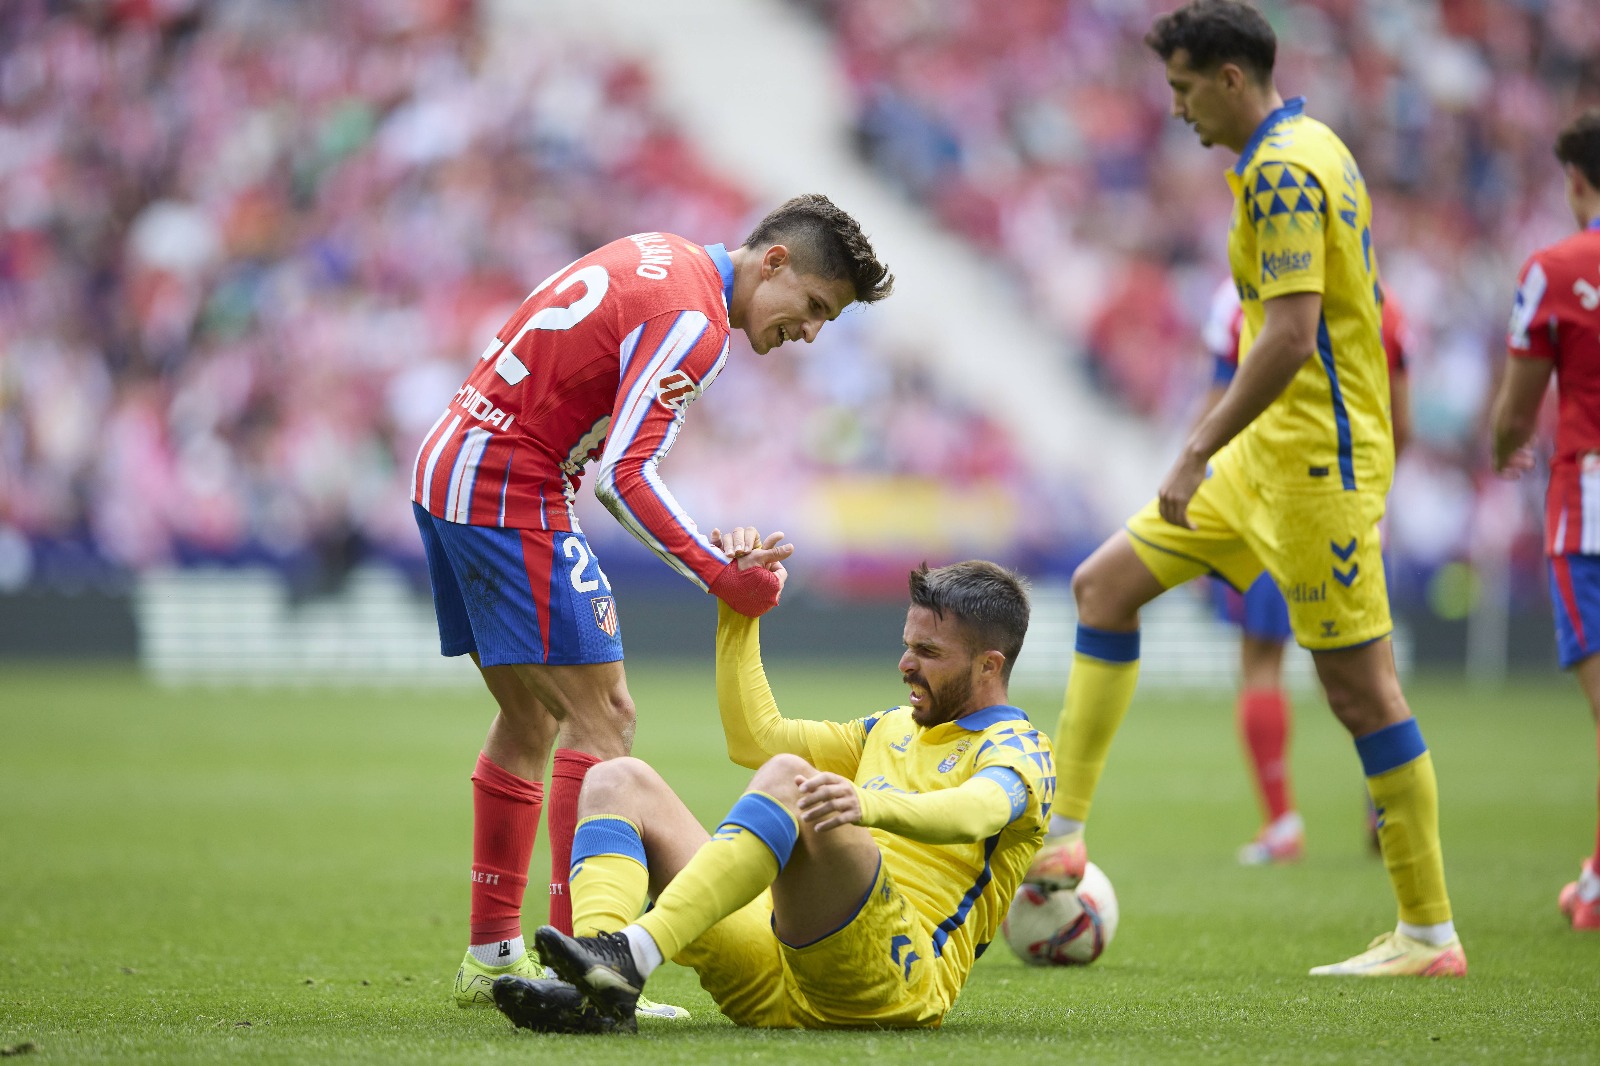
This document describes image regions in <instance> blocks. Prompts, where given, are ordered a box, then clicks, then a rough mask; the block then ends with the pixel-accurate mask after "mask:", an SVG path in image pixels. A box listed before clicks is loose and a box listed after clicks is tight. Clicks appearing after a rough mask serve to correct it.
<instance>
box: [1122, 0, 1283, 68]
mask: <svg viewBox="0 0 1600 1066" xmlns="http://www.w3.org/2000/svg"><path fill="white" fill-rule="evenodd" d="M1144 43H1145V44H1147V45H1149V46H1150V48H1151V49H1152V50H1153V51H1154V52H1155V53H1156V54H1157V55H1158V56H1160V57H1161V58H1162V60H1163V61H1166V60H1169V59H1171V58H1172V54H1173V53H1174V52H1176V51H1177V50H1178V49H1180V48H1181V49H1183V50H1184V51H1185V52H1188V53H1189V65H1190V66H1192V67H1194V69H1196V70H1202V71H1212V70H1215V69H1216V68H1217V67H1218V66H1219V65H1221V64H1223V63H1237V64H1238V65H1239V67H1240V69H1242V70H1244V72H1245V73H1247V74H1249V75H1250V76H1251V77H1252V78H1253V79H1254V80H1255V81H1256V82H1257V84H1264V83H1266V82H1267V81H1268V80H1269V79H1270V78H1271V77H1272V65H1273V64H1274V63H1276V62H1277V60H1278V35H1277V34H1275V33H1273V32H1272V27H1271V26H1270V25H1268V23H1267V20H1266V18H1265V17H1264V16H1263V15H1262V14H1261V12H1259V11H1257V10H1256V9H1255V8H1253V7H1251V6H1250V5H1249V4H1243V3H1239V0H1190V2H1189V3H1187V4H1185V5H1184V6H1182V7H1180V8H1178V10H1176V11H1170V12H1168V13H1167V14H1165V15H1162V16H1161V17H1160V18H1158V19H1156V20H1155V22H1153V23H1152V24H1151V25H1150V32H1149V33H1147V34H1145V35H1144Z"/></svg>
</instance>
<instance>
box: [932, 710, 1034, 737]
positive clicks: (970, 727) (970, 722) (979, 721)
mask: <svg viewBox="0 0 1600 1066" xmlns="http://www.w3.org/2000/svg"><path fill="white" fill-rule="evenodd" d="M1018 719H1021V720H1022V721H1024V722H1026V721H1028V716H1027V715H1026V714H1025V713H1023V710H1022V708H1020V707H1012V706H1011V705H1009V704H1005V703H997V704H995V705H994V706H993V707H985V708H984V709H983V710H981V711H973V712H972V713H971V714H967V715H962V716H961V717H960V718H957V719H956V720H955V721H953V722H951V723H950V724H951V725H958V726H960V727H961V728H962V729H965V730H967V731H968V732H971V733H981V732H983V731H984V730H985V729H988V728H989V727H990V726H992V725H995V724H997V723H1000V722H1014V721H1017V720H1018Z"/></svg>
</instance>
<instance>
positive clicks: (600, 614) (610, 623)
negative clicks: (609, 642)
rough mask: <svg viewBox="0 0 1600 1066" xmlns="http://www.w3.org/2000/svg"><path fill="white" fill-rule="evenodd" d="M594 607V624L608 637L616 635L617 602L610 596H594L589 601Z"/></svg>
mask: <svg viewBox="0 0 1600 1066" xmlns="http://www.w3.org/2000/svg"><path fill="white" fill-rule="evenodd" d="M589 605H590V606H591V607H593V608H594V624H595V625H597V626H599V627H600V630H601V632H603V633H604V634H605V635H606V636H608V637H614V636H616V635H617V604H616V601H615V600H613V599H612V598H611V597H610V596H596V597H595V598H594V599H592V600H590V601H589Z"/></svg>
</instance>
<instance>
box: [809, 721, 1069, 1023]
mask: <svg viewBox="0 0 1600 1066" xmlns="http://www.w3.org/2000/svg"><path fill="white" fill-rule="evenodd" d="M835 728H839V729H842V730H847V731H850V732H852V733H853V732H854V731H855V730H860V731H861V732H860V734H859V735H860V737H861V748H860V752H861V755H860V760H859V762H857V764H856V766H855V768H854V774H853V775H852V777H853V780H854V781H855V783H856V785H857V786H858V787H860V788H861V789H863V790H865V791H875V790H877V791H889V792H902V793H926V792H934V791H937V790H940V789H947V788H955V787H958V786H960V785H963V784H965V783H966V782H968V781H970V780H971V779H972V778H974V777H977V776H980V775H983V774H985V772H986V771H991V772H992V771H993V770H994V769H995V768H1003V769H1009V770H1012V771H1015V773H1016V775H1017V777H1019V778H1020V779H1021V782H1022V785H1023V787H1025V788H1026V790H1027V792H1026V795H1025V796H1023V795H1013V796H1012V797H1011V798H1012V807H1013V810H1014V811H1016V812H1017V813H1015V814H1014V816H1013V817H1012V819H1011V820H1010V821H1009V822H1008V823H1007V824H1006V825H1005V826H1004V827H1003V828H1002V829H1001V830H1000V831H999V832H998V833H995V834H994V835H993V836H991V837H989V838H988V839H986V840H978V841H973V842H971V843H955V844H929V843H923V842H921V841H918V840H913V839H911V838H909V837H906V836H901V835H899V834H897V833H892V832H888V831H886V830H882V829H876V828H874V829H872V830H871V833H872V835H873V838H874V839H876V840H877V842H878V847H879V849H880V850H881V851H882V852H883V857H884V864H885V865H886V866H887V867H888V870H889V874H890V876H891V877H893V878H894V880H895V881H896V883H897V884H898V885H899V886H900V889H901V891H902V892H903V893H904V895H905V897H906V899H907V900H909V901H910V902H911V905H912V906H913V907H915V908H916V910H917V912H918V913H919V914H920V915H921V916H922V918H923V920H924V921H925V922H927V923H928V926H929V928H930V929H931V933H930V937H931V939H932V942H933V950H934V954H935V955H936V956H937V958H938V960H939V964H938V967H937V972H938V979H939V982H940V986H941V988H942V989H943V990H944V991H945V992H946V993H948V996H949V1000H948V1001H949V1002H954V1000H955V997H956V995H957V993H959V992H960V990H961V987H962V985H963V984H965V983H966V979H967V974H968V973H969V972H970V971H971V969H972V964H973V963H974V962H975V961H977V959H978V957H979V956H981V955H982V954H983V952H984V950H985V949H986V948H987V947H988V946H989V943H990V941H992V940H993V939H994V936H995V933H996V932H997V931H998V930H999V928H1000V922H1001V920H1002V919H1003V918H1004V917H1005V915H1006V911H1007V909H1009V908H1010V906H1011V898H1012V897H1013V896H1014V895H1016V891H1017V886H1018V885H1019V884H1020V883H1021V881H1022V875H1023V874H1024V873H1025V872H1026V871H1027V869H1028V866H1029V864H1030V863H1032V862H1033V858H1034V856H1035V855H1036V854H1037V853H1038V850H1039V846H1040V844H1042V843H1043V842H1044V836H1045V828H1046V826H1047V825H1048V824H1049V819H1050V805H1051V803H1052V802H1053V800H1054V798H1055V787H1056V776H1055V774H1056V771H1055V758H1054V754H1053V752H1052V749H1051V745H1050V738H1049V737H1047V736H1046V735H1044V734H1043V733H1041V732H1039V731H1038V730H1036V729H1034V728H1033V725H1032V723H1031V722H1029V721H1028V716H1027V715H1026V714H1024V713H1023V712H1022V711H1021V710H1019V709H1018V708H1016V707H1011V706H1007V705H1003V704H1001V705H996V706H993V707H986V708H984V709H983V710H981V711H975V712H973V713H972V714H969V715H966V716H964V717H962V718H958V719H957V720H955V721H953V722H946V723H944V724H942V725H936V726H933V727H931V728H927V729H925V728H923V727H922V726H920V725H918V724H917V723H916V721H915V719H913V718H912V716H911V709H910V708H909V707H895V708H892V709H890V710H887V711H884V712H882V713H881V714H875V715H872V716H871V717H869V718H864V719H858V720H857V721H855V722H850V723H844V724H842V725H841V726H838V727H835Z"/></svg>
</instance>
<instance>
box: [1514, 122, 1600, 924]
mask: <svg viewBox="0 0 1600 1066" xmlns="http://www.w3.org/2000/svg"><path fill="white" fill-rule="evenodd" d="M1556 158H1557V159H1559V160H1560V161H1561V168H1562V170H1563V171H1565V172H1566V188H1567V203H1568V204H1569V205H1570V206H1571V207H1572V214H1573V217H1574V218H1575V219H1577V222H1578V226H1579V228H1580V229H1581V230H1582V232H1581V233H1578V234H1575V235H1573V236H1571V237H1568V238H1567V239H1566V240H1564V241H1560V242H1558V243H1556V244H1552V245H1551V246H1550V247H1548V248H1542V249H1540V250H1539V251H1537V252H1535V253H1533V255H1532V256H1531V257H1529V259H1528V262H1527V265H1525V266H1524V267H1523V268H1522V281H1521V284H1520V285H1519V286H1518V288H1517V303H1516V308H1515V310H1513V311H1512V313H1511V331H1510V337H1509V339H1508V341H1507V347H1508V348H1509V350H1510V354H1511V358H1510V359H1509V360H1508V361H1507V363H1506V373H1505V378H1504V379H1503V380H1502V381H1501V383H1500V394H1499V396H1498V397H1497V398H1496V399H1495V406H1494V468H1495V470H1497V471H1499V472H1500V473H1502V474H1506V475H1508V476H1510V477H1516V476H1518V475H1519V474H1521V473H1522V471H1524V470H1527V469H1529V468H1531V467H1532V465H1533V455H1532V453H1531V452H1530V451H1529V450H1528V448H1527V443H1528V441H1529V439H1530V438H1531V437H1532V436H1533V432H1534V427H1535V424H1536V423H1537V421H1538V416H1539V405H1540V402H1541V401H1542V400H1543V399H1544V394H1545V389H1546V387H1547V386H1548V385H1549V383H1550V375H1551V373H1552V372H1553V373H1554V374H1555V377H1556V388H1557V390H1558V391H1559V392H1560V395H1561V404H1560V420H1559V421H1558V422H1557V424H1556V446H1555V454H1554V455H1553V456H1551V459H1550V489H1549V493H1548V495H1547V496H1546V501H1545V523H1546V527H1547V528H1546V537H1547V540H1546V544H1547V550H1548V552H1549V555H1550V599H1551V600H1552V601H1553V603H1554V606H1555V614H1556V638H1557V643H1558V644H1559V646H1560V658H1561V666H1562V668H1563V669H1567V670H1574V671H1576V673H1577V675H1578V684H1579V685H1581V686H1582V688H1583V694H1584V695H1585V696H1586V697H1588V700H1589V710H1590V712H1591V713H1592V714H1593V715H1594V716H1595V720H1596V722H1600V655H1596V654H1595V653H1596V652H1600V516H1597V515H1596V508H1600V110H1591V111H1588V112H1587V113H1585V114H1583V115H1580V116H1579V117H1578V118H1576V119H1574V120H1573V121H1572V122H1570V123H1569V124H1568V125H1567V127H1566V128H1565V129H1563V130H1562V131H1561V135H1560V136H1559V137H1558V138H1557V139H1556ZM1558 903H1559V904H1560V907H1561V911H1562V913H1563V914H1565V915H1566V916H1567V918H1568V919H1569V920H1570V921H1571V922H1572V928H1574V929H1600V834H1597V837H1596V840H1595V852H1594V854H1593V855H1592V856H1590V857H1589V858H1587V859H1585V860H1584V862H1583V866H1582V868H1581V869H1580V871H1579V874H1578V880H1576V881H1574V882H1572V883H1571V884H1569V885H1567V886H1566V887H1565V888H1563V889H1562V890H1561V895H1560V898H1559V900H1558Z"/></svg>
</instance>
